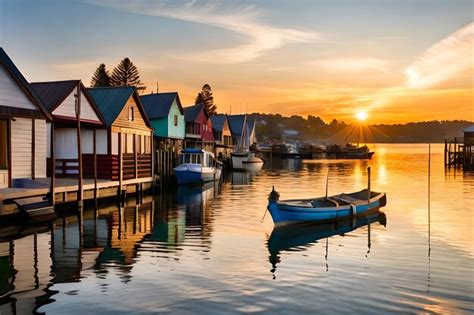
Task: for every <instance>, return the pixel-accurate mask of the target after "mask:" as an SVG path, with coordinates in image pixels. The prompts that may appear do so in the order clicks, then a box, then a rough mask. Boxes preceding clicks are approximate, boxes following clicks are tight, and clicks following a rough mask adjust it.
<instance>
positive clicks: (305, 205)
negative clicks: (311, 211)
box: [281, 201, 313, 208]
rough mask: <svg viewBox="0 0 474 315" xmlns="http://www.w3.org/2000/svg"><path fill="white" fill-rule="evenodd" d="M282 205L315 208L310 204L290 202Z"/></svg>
mask: <svg viewBox="0 0 474 315" xmlns="http://www.w3.org/2000/svg"><path fill="white" fill-rule="evenodd" d="M281 203H282V204H285V205H288V206H292V207H302V208H313V205H312V204H311V203H310V202H298V201H290V202H281Z"/></svg>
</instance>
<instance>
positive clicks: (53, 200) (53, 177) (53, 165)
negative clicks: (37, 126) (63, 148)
mask: <svg viewBox="0 0 474 315" xmlns="http://www.w3.org/2000/svg"><path fill="white" fill-rule="evenodd" d="M50 142H51V146H50V157H51V183H50V185H51V187H50V192H51V205H52V206H53V207H54V205H55V203H56V192H55V185H56V157H55V154H54V122H51V134H50Z"/></svg>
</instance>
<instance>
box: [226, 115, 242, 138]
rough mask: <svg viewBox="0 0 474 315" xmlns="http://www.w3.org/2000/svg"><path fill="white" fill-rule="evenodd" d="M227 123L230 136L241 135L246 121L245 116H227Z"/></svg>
mask: <svg viewBox="0 0 474 315" xmlns="http://www.w3.org/2000/svg"><path fill="white" fill-rule="evenodd" d="M227 121H228V122H229V128H230V131H231V133H232V135H241V134H242V129H243V127H244V122H245V121H246V115H229V116H227Z"/></svg>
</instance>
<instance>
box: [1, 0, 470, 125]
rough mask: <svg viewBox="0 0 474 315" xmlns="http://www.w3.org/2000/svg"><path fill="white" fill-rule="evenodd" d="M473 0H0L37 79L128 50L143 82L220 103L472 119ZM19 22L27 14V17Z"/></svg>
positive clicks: (8, 37)
mask: <svg viewBox="0 0 474 315" xmlns="http://www.w3.org/2000/svg"><path fill="white" fill-rule="evenodd" d="M473 9H474V8H473V4H472V1H469V0H458V1H456V2H455V3H452V2H449V1H441V0H431V1H430V4H429V5H426V3H425V2H424V1H404V0H403V1H402V0H394V1H390V2H389V3H386V2H385V1H382V2H374V1H368V2H364V1H353V0H345V1H327V2H325V1H314V2H312V1H308V2H303V3H302V4H301V5H298V6H295V5H294V3H293V2H292V1H284V0H275V1H272V2H271V3H270V2H261V1H251V0H249V1H246V2H239V1H225V0H222V1H212V0H208V1H207V0H204V1H191V0H190V1H169V0H156V1H144V0H136V1H128V2H127V1H110V0H101V1H99V0H84V1H78V2H73V3H70V2H64V3H63V2H54V1H51V2H49V1H45V2H42V3H36V2H21V1H19V2H16V1H12V2H1V10H0V14H1V18H2V19H1V20H2V21H1V24H0V35H1V42H2V46H3V48H4V49H5V50H6V51H7V53H8V54H9V55H10V56H11V57H12V58H13V60H14V61H15V63H16V64H17V65H18V67H19V68H20V69H21V70H22V72H23V73H24V74H25V76H26V77H27V78H28V79H29V80H30V81H53V80H67V79H77V78H80V79H82V80H83V81H84V82H85V83H86V84H89V82H90V78H91V76H92V73H93V72H94V70H95V69H96V67H97V66H98V65H99V64H100V63H105V64H106V66H107V68H108V69H109V70H112V69H113V67H114V66H115V65H116V64H118V63H119V61H120V60H121V59H123V58H124V57H129V58H130V59H131V60H132V61H133V62H134V63H135V64H136V66H137V67H138V69H139V71H140V74H141V79H142V81H143V83H145V84H146V86H147V91H146V93H150V92H151V91H156V85H157V82H159V86H160V91H162V92H167V91H178V92H179V94H180V97H181V100H182V102H183V104H184V105H190V104H192V103H193V102H194V98H195V96H196V94H197V93H198V92H199V90H200V88H201V86H202V85H203V84H204V83H208V84H210V85H211V87H212V89H213V92H214V97H215V102H216V104H217V105H218V111H219V112H223V113H233V114H235V113H245V112H247V113H252V112H264V113H280V114H282V115H294V114H296V115H303V116H306V115H315V116H320V117H322V118H323V119H324V120H325V121H327V122H328V121H330V120H332V119H333V118H336V119H338V120H344V121H346V122H351V121H353V120H354V119H355V117H354V116H355V114H356V113H357V112H359V111H366V112H367V113H368V120H367V123H369V124H379V123H404V122H409V121H426V120H453V119H467V120H474V97H473V87H474V81H473V78H474V23H473V17H472V12H473ZM18 21H22V23H19V22H18Z"/></svg>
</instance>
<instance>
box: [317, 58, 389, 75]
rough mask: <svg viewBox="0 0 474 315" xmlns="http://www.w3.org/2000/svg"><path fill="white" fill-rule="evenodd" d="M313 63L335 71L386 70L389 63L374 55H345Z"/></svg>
mask: <svg viewBox="0 0 474 315" xmlns="http://www.w3.org/2000/svg"><path fill="white" fill-rule="evenodd" d="M311 64H312V65H315V66H319V67H322V68H324V69H326V70H329V71H334V72H366V71H378V72H386V71H387V68H388V63H387V61H385V60H382V59H377V58H372V57H343V58H332V59H326V60H319V61H314V62H311Z"/></svg>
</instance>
